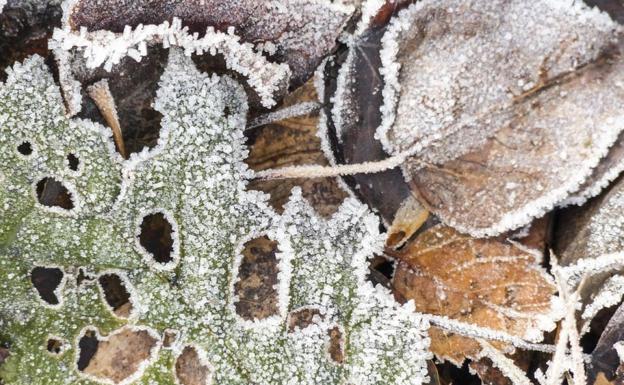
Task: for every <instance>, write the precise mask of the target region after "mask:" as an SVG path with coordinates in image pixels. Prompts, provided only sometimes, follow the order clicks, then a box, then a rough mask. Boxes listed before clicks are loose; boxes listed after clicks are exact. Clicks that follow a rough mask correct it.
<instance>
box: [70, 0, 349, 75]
mask: <svg viewBox="0 0 624 385" xmlns="http://www.w3.org/2000/svg"><path fill="white" fill-rule="evenodd" d="M71 4H72V6H71V7H70V9H68V12H67V22H68V23H67V24H68V26H69V27H70V28H71V29H72V30H79V29H80V28H81V27H86V28H87V29H88V30H90V31H94V30H109V31H113V32H119V33H121V32H123V31H124V28H126V26H130V27H136V26H138V25H139V24H143V25H149V24H154V25H156V24H161V23H162V22H163V21H169V22H171V21H172V19H173V18H174V17H177V18H179V19H181V20H183V25H184V26H187V27H189V30H190V32H198V33H200V34H202V33H204V32H205V31H206V28H207V27H209V26H211V27H214V28H215V29H217V30H220V31H227V30H228V29H229V28H234V32H235V33H236V35H238V36H240V38H241V40H242V41H244V42H252V43H254V44H257V45H259V47H260V48H264V49H265V50H266V51H267V53H268V54H269V55H270V56H271V59H272V60H275V61H277V62H280V63H287V64H288V66H289V67H290V69H291V71H292V77H291V85H292V86H298V85H301V84H303V83H304V82H305V81H306V80H307V79H308V78H309V77H310V75H311V74H312V73H313V72H314V70H315V69H316V67H317V66H318V64H319V63H320V61H321V60H322V59H323V58H324V57H325V56H326V55H327V54H329V53H330V52H331V50H332V49H333V48H334V46H335V44H336V43H335V41H336V38H337V37H338V35H339V33H340V32H341V31H342V28H343V26H344V24H345V22H346V21H347V20H348V18H349V17H350V15H351V12H352V9H351V8H348V7H345V6H340V5H337V4H330V3H327V2H320V1H313V0H290V1H286V2H281V3H280V4H276V3H275V2H273V1H265V0H263V1H258V0H244V1H235V2H232V1H218V0H208V1H190V2H189V1H186V2H180V1H174V0H158V1H148V0H141V1H133V2H132V3H131V4H128V3H127V2H126V1H122V0H109V1H106V2H104V3H102V2H101V1H98V0H81V1H76V2H72V3H71Z"/></svg>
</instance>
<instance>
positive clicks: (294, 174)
mask: <svg viewBox="0 0 624 385" xmlns="http://www.w3.org/2000/svg"><path fill="white" fill-rule="evenodd" d="M411 155H412V154H411V152H404V153H400V154H397V155H394V156H391V157H389V158H386V159H383V160H380V161H375V162H364V163H357V164H340V165H335V166H320V165H303V166H291V167H284V168H279V169H270V170H264V171H259V172H258V173H256V176H257V177H258V178H260V179H291V178H325V177H335V176H341V175H353V174H372V173H376V172H382V171H385V170H390V169H392V168H395V167H398V166H400V165H402V164H403V163H404V162H405V160H406V159H407V158H408V157H410V156H411Z"/></svg>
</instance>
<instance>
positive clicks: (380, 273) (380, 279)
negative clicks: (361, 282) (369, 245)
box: [368, 255, 395, 288]
mask: <svg viewBox="0 0 624 385" xmlns="http://www.w3.org/2000/svg"><path fill="white" fill-rule="evenodd" d="M368 268H369V272H368V280H369V281H371V282H372V283H373V285H382V286H385V287H388V288H389V287H390V286H391V283H390V282H391V281H392V276H393V275H394V268H395V266H394V261H392V260H390V259H388V258H385V257H383V256H380V255H375V256H374V257H373V258H372V259H371V260H370V262H369V265H368Z"/></svg>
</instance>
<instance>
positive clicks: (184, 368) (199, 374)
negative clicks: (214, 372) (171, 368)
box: [175, 346, 210, 385]
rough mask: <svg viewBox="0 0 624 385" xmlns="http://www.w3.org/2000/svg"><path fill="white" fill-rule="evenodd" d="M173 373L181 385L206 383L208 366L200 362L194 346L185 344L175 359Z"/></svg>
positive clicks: (208, 373)
mask: <svg viewBox="0 0 624 385" xmlns="http://www.w3.org/2000/svg"><path fill="white" fill-rule="evenodd" d="M175 374H176V377H177V378H178V381H179V383H180V384H182V385H206V384H208V380H209V379H210V368H209V367H208V365H206V364H204V363H203V362H202V360H201V358H200V356H199V353H198V352H197V350H196V349H195V348H194V347H192V346H186V347H185V348H184V350H182V354H180V355H179V356H178V359H177V360H176V363H175Z"/></svg>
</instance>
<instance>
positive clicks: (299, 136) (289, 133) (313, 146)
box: [246, 82, 347, 216]
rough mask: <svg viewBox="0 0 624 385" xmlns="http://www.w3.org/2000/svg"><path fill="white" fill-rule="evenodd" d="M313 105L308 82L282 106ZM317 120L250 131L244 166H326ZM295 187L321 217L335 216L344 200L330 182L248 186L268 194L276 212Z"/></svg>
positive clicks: (294, 181)
mask: <svg viewBox="0 0 624 385" xmlns="http://www.w3.org/2000/svg"><path fill="white" fill-rule="evenodd" d="M313 101H318V97H317V94H316V90H315V89H314V86H313V84H312V82H308V83H306V84H305V85H304V86H302V87H300V88H299V89H297V90H296V91H295V92H293V93H292V94H291V95H288V96H287V97H286V99H285V100H284V105H285V106H292V105H296V104H298V103H306V102H313ZM283 108H286V107H283ZM318 119H319V117H318V114H317V113H311V114H306V115H303V116H299V117H292V118H288V119H285V120H281V121H278V122H274V123H271V124H267V125H265V126H262V127H259V128H256V129H252V130H250V131H251V132H250V133H249V136H250V137H251V140H250V142H251V143H250V145H249V156H248V157H247V159H246V163H247V164H248V165H249V167H251V168H252V169H253V170H254V171H260V170H266V169H270V168H276V167H282V166H288V165H297V164H306V163H316V164H328V162H327V159H326V158H325V156H324V155H323V152H322V150H321V143H320V140H319V138H318V136H317V135H316V130H317V128H316V126H317V123H318ZM295 186H300V187H301V189H302V192H303V196H304V197H305V198H306V200H308V201H309V202H310V204H311V205H312V206H313V207H314V208H315V209H316V211H317V212H318V213H319V214H321V215H323V216H330V215H331V214H333V213H334V212H336V210H337V209H338V207H339V206H340V204H341V203H342V201H343V200H344V199H345V198H346V197H347V193H346V192H345V190H344V189H343V187H342V186H341V185H339V183H338V181H337V180H336V179H334V178H323V179H309V178H300V179H290V180H260V179H258V180H253V181H251V182H250V183H249V188H250V189H254V190H260V191H264V192H266V193H269V194H270V195H271V199H270V203H271V205H272V206H273V207H274V208H276V209H277V210H278V211H280V212H281V211H282V210H283V207H284V204H285V203H286V202H287V201H288V198H289V197H290V191H291V190H292V188H293V187H295Z"/></svg>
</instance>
